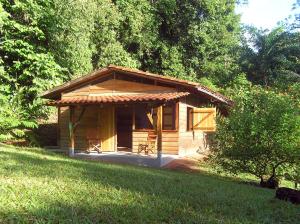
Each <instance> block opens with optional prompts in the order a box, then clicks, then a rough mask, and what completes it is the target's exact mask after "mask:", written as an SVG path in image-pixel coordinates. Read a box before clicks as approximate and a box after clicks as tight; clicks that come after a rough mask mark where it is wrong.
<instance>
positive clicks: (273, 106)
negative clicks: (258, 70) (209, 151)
mask: <svg viewBox="0 0 300 224" xmlns="http://www.w3.org/2000/svg"><path fill="white" fill-rule="evenodd" d="M299 127H300V110H299V107H298V105H297V104H296V103H295V101H294V100H292V99H291V98H290V97H289V96H288V95H283V94H277V93H275V92H273V91H270V90H264V89H262V88H258V87H252V88H244V89H243V91H241V92H239V94H238V95H237V97H236V99H235V106H234V108H233V109H232V111H231V112H230V115H229V117H227V118H220V119H219V121H218V128H217V133H216V145H215V147H214V148H213V161H214V162H216V163H217V164H219V165H220V166H221V167H222V168H223V169H225V170H226V171H228V172H231V173H234V174H237V173H243V172H244V173H250V174H253V175H255V176H256V177H258V178H260V179H261V181H265V180H266V179H272V178H276V177H277V178H278V177H280V176H281V175H283V174H284V169H285V170H286V169H287V168H288V167H290V166H293V165H294V164H297V162H298V161H299V159H300V158H299V154H300V129H299Z"/></svg>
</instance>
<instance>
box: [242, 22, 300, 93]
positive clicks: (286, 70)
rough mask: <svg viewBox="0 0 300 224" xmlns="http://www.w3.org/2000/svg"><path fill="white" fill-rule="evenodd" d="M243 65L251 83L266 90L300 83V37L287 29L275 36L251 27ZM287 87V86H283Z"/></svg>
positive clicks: (281, 28)
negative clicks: (271, 87) (276, 86)
mask: <svg viewBox="0 0 300 224" xmlns="http://www.w3.org/2000/svg"><path fill="white" fill-rule="evenodd" d="M246 33H248V35H250V38H249V39H248V40H246V41H244V44H243V50H242V54H241V58H240V64H241V67H242V70H243V72H245V73H246V74H247V75H248V78H249V80H251V81H252V82H254V83H255V84H260V85H264V86H274V85H275V84H276V85H281V86H285V87H286V85H288V84H290V83H291V82H299V81H300V63H299V61H300V59H299V55H300V35H299V33H297V32H289V31H286V30H284V28H283V27H279V28H276V29H274V30H272V31H271V32H269V33H268V32H267V30H259V29H256V28H253V27H250V28H249V27H248V28H247V32H246ZM283 83H284V84H283Z"/></svg>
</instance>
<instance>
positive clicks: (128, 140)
mask: <svg viewBox="0 0 300 224" xmlns="http://www.w3.org/2000/svg"><path fill="white" fill-rule="evenodd" d="M132 115H133V109H132V108H127V107H122V108H116V118H117V149H118V151H127V152H131V151H132Z"/></svg>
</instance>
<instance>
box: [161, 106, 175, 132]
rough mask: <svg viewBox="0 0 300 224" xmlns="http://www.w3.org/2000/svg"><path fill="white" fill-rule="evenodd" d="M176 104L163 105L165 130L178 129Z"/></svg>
mask: <svg viewBox="0 0 300 224" xmlns="http://www.w3.org/2000/svg"><path fill="white" fill-rule="evenodd" d="M176 105H177V104H171V105H167V106H164V107H163V130H176Z"/></svg>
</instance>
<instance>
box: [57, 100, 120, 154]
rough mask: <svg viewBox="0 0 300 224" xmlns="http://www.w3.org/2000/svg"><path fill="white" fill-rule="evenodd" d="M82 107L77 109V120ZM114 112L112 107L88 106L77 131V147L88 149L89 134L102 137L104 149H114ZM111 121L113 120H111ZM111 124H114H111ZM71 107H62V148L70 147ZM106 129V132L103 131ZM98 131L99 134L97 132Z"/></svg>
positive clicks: (60, 122)
mask: <svg viewBox="0 0 300 224" xmlns="http://www.w3.org/2000/svg"><path fill="white" fill-rule="evenodd" d="M81 110H82V108H78V107H77V108H76V109H75V121H77V120H78V117H79V115H80V112H81ZM113 117H114V113H113V110H112V108H111V107H110V108H100V107H99V106H88V107H86V110H85V112H84V114H83V116H82V118H81V121H80V123H79V125H78V127H77V129H76V132H75V149H77V150H86V149H87V147H88V143H87V136H88V135H89V136H91V135H92V136H93V138H102V139H104V141H103V142H102V144H103V151H114V150H115V148H114V144H115V139H114V138H115V134H114V119H113ZM110 121H111V122H110ZM111 124H112V125H113V126H111ZM68 125H69V109H68V107H61V109H60V118H59V128H60V148H61V149H66V150H67V149H68V148H69V126H68ZM101 127H102V128H103V129H102V130H105V132H103V131H102V132H101ZM97 133H98V134H97Z"/></svg>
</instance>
